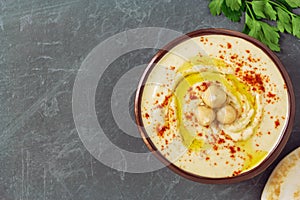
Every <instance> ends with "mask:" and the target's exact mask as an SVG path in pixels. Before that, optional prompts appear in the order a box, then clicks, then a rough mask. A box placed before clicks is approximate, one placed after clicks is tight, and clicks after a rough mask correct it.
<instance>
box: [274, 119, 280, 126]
mask: <svg viewBox="0 0 300 200" xmlns="http://www.w3.org/2000/svg"><path fill="white" fill-rule="evenodd" d="M279 125H280V122H279V119H277V120H276V121H275V128H278V126H279Z"/></svg>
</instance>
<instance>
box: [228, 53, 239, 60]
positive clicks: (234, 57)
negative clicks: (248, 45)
mask: <svg viewBox="0 0 300 200" xmlns="http://www.w3.org/2000/svg"><path fill="white" fill-rule="evenodd" d="M237 57H238V55H237V54H233V55H232V56H231V57H230V58H231V59H232V60H235V59H237Z"/></svg>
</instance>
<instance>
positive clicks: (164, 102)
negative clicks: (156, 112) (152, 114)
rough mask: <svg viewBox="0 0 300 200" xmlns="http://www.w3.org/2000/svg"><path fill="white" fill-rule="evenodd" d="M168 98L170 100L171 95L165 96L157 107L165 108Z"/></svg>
mask: <svg viewBox="0 0 300 200" xmlns="http://www.w3.org/2000/svg"><path fill="white" fill-rule="evenodd" d="M170 98H171V95H169V96H165V99H164V101H163V102H162V103H161V104H160V105H159V107H160V108H163V107H165V106H167V105H168V102H169V99H170Z"/></svg>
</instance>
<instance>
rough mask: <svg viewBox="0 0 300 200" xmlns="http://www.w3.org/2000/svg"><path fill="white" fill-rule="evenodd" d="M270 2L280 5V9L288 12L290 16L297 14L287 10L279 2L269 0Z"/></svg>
mask: <svg viewBox="0 0 300 200" xmlns="http://www.w3.org/2000/svg"><path fill="white" fill-rule="evenodd" d="M269 3H270V4H273V5H274V6H277V7H280V8H281V9H282V10H284V11H286V12H287V13H288V14H290V15H291V16H297V15H296V14H295V13H292V12H291V11H289V10H288V9H287V8H286V7H285V6H284V5H282V4H279V3H277V2H275V1H269Z"/></svg>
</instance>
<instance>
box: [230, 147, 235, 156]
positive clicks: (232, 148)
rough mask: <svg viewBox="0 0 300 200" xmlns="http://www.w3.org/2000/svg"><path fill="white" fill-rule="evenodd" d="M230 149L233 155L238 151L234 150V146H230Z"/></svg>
mask: <svg viewBox="0 0 300 200" xmlns="http://www.w3.org/2000/svg"><path fill="white" fill-rule="evenodd" d="M229 149H230V153H232V154H234V153H236V150H235V149H234V147H233V146H230V147H229Z"/></svg>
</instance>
